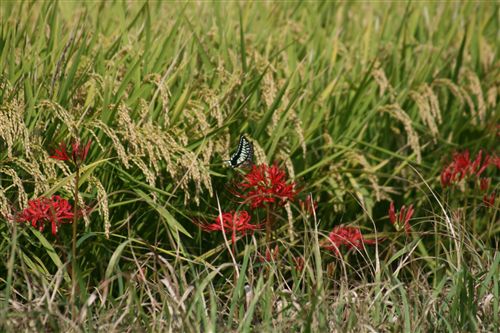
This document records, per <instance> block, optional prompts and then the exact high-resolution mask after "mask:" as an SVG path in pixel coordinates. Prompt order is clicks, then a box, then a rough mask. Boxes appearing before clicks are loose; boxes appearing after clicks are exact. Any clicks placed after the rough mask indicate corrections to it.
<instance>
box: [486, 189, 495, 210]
mask: <svg viewBox="0 0 500 333" xmlns="http://www.w3.org/2000/svg"><path fill="white" fill-rule="evenodd" d="M496 196H497V195H496V193H495V192H493V193H491V194H490V195H487V194H485V195H484V196H483V203H484V204H485V205H486V206H488V207H493V205H494V204H495V199H496Z"/></svg>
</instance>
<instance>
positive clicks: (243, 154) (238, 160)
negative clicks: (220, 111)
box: [227, 135, 253, 168]
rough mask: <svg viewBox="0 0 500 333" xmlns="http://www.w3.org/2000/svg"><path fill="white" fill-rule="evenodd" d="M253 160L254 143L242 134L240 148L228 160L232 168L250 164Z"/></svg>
mask: <svg viewBox="0 0 500 333" xmlns="http://www.w3.org/2000/svg"><path fill="white" fill-rule="evenodd" d="M252 160H253V143H251V142H250V141H248V139H247V138H246V137H245V136H244V135H241V136H240V143H239V144H238V149H237V150H236V152H235V153H234V154H233V155H232V156H231V159H230V160H228V161H227V162H228V163H229V165H230V166H231V167H232V168H238V167H240V166H242V165H250V164H252Z"/></svg>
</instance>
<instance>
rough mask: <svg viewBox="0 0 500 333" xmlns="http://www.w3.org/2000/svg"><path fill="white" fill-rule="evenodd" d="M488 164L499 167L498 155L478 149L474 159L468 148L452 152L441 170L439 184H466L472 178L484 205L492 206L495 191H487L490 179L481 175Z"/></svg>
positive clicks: (444, 185) (499, 158)
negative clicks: (448, 160)
mask: <svg viewBox="0 0 500 333" xmlns="http://www.w3.org/2000/svg"><path fill="white" fill-rule="evenodd" d="M489 166H494V167H496V168H497V169H500V157H498V156H496V155H493V156H492V155H490V154H484V157H483V151H482V150H480V151H479V153H478V154H477V156H476V158H475V159H471V157H470V153H469V151H468V150H465V151H463V152H457V153H455V154H453V159H452V161H451V162H450V163H449V164H448V165H446V166H445V167H444V169H443V171H442V172H441V185H442V186H443V188H445V187H450V186H452V185H462V186H467V185H468V183H469V182H470V181H471V180H473V181H474V183H475V186H476V188H479V191H481V192H482V193H484V194H483V202H484V204H485V205H486V206H493V204H494V203H495V198H496V192H495V191H492V192H490V193H488V191H489V188H490V184H491V179H490V178H488V177H485V176H483V174H484V173H485V171H486V169H487V168H488V167H489Z"/></svg>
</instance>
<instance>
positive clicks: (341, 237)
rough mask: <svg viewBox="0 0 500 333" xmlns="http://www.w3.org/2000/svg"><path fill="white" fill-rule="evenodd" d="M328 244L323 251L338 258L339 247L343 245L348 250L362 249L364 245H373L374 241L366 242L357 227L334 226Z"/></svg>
mask: <svg viewBox="0 0 500 333" xmlns="http://www.w3.org/2000/svg"><path fill="white" fill-rule="evenodd" d="M328 244H331V245H327V246H325V249H327V250H330V251H332V252H333V253H334V254H336V255H338V256H340V247H341V246H342V245H344V246H345V247H346V248H347V249H348V250H350V249H352V248H357V249H362V248H363V246H364V244H375V240H368V239H365V238H364V237H363V234H361V230H359V228H357V227H349V226H342V225H339V226H336V227H335V228H333V230H332V232H330V235H329V236H328Z"/></svg>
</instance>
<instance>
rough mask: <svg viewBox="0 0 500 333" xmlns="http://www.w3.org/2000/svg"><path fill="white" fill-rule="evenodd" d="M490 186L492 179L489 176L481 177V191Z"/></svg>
mask: <svg viewBox="0 0 500 333" xmlns="http://www.w3.org/2000/svg"><path fill="white" fill-rule="evenodd" d="M489 187H490V179H489V178H481V179H480V180H479V188H480V189H481V191H483V192H484V191H487V190H488V188H489Z"/></svg>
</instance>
